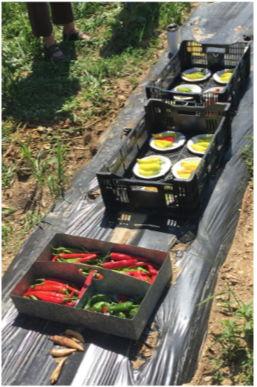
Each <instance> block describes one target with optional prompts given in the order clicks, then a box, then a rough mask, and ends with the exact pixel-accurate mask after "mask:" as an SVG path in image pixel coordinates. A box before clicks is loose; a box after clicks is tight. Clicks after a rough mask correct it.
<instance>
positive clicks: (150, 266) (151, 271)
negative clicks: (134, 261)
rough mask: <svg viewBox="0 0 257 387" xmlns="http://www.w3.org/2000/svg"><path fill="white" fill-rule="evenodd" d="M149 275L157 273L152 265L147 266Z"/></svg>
mask: <svg viewBox="0 0 257 387" xmlns="http://www.w3.org/2000/svg"><path fill="white" fill-rule="evenodd" d="M147 267H148V270H149V272H150V274H152V275H157V274H158V273H159V272H158V270H156V269H155V268H154V267H153V266H152V265H147Z"/></svg>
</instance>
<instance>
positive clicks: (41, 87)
mask: <svg viewBox="0 0 257 387" xmlns="http://www.w3.org/2000/svg"><path fill="white" fill-rule="evenodd" d="M189 8H190V3H134V5H133V7H132V8H129V9H128V8H126V7H124V3H118V2H117V3H100V2H99V3H98V2H95V3H83V2H82V3H73V10H74V15H75V20H76V24H77V25H78V27H79V28H80V29H81V30H83V31H85V33H87V34H90V35H92V36H93V37H95V38H96V39H97V40H96V41H95V42H92V43H90V44H85V43H83V42H77V43H76V44H75V46H74V45H70V44H64V43H62V48H63V50H64V52H65V54H66V55H67V56H68V57H69V59H70V62H69V64H68V66H61V67H60V66H59V65H56V64H54V63H52V62H51V61H50V62H46V61H44V60H42V58H41V57H42V55H43V45H42V42H41V41H40V40H38V39H35V38H34V37H33V35H32V33H31V28H30V24H29V20H28V16H27V10H26V3H8V2H7V3H3V4H2V61H3V62H2V66H3V67H2V90H3V114H4V116H6V117H9V116H12V117H15V118H18V119H25V120H31V119H32V118H34V119H37V120H41V119H50V120H52V119H55V120H56V119H58V118H61V117H62V116H66V117H67V116H69V117H70V116H71V115H72V114H76V116H77V117H78V118H80V119H83V120H86V121H87V120H88V119H90V117H91V116H92V115H99V114H103V112H104V111H105V100H106V98H108V96H110V95H111V92H112V85H111V83H110V80H111V79H113V78H114V79H118V78H123V77H129V78H130V77H131V78H132V79H131V82H132V83H134V77H135V75H136V76H139V75H140V74H141V73H142V69H143V68H144V67H149V65H151V63H152V58H151V57H152V56H153V54H154V53H155V50H156V48H157V47H158V44H159V38H158V33H159V32H160V30H165V27H166V25H167V24H169V23H170V22H176V23H178V24H181V22H182V21H183V18H182V11H184V12H186V11H187V10H189ZM54 31H55V36H56V38H57V41H58V42H60V41H61V33H62V31H61V27H55V29H54ZM75 48H76V52H77V54H76V53H75ZM149 61H150V62H149ZM131 74H133V75H132V76H131ZM83 101H90V102H92V107H91V108H89V109H81V108H80V102H83ZM97 107H101V109H100V111H99V110H97Z"/></svg>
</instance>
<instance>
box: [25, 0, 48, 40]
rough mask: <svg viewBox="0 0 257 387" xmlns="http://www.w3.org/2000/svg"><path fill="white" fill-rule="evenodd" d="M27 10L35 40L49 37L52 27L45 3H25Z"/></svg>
mask: <svg viewBox="0 0 257 387" xmlns="http://www.w3.org/2000/svg"><path fill="white" fill-rule="evenodd" d="M27 8H28V15H29V20H30V24H31V28H32V32H33V35H34V36H35V37H36V38H39V37H40V36H50V35H51V34H52V32H53V26H52V23H51V20H50V15H49V9H48V5H47V3H27Z"/></svg>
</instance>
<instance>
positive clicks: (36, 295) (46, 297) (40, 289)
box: [23, 278, 79, 306]
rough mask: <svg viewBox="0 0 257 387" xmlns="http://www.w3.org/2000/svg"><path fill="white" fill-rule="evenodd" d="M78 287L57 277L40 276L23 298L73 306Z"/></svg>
mask: <svg viewBox="0 0 257 387" xmlns="http://www.w3.org/2000/svg"><path fill="white" fill-rule="evenodd" d="M78 294H79V288H78V287H77V286H76V285H74V284H68V283H67V281H64V280H60V279H57V278H40V279H36V280H35V284H34V285H31V286H30V287H29V289H28V290H27V291H26V293H25V294H24V295H23V297H25V298H29V299H32V300H41V301H46V302H52V303H54V304H64V305H67V306H74V305H75V303H76V300H77V298H78Z"/></svg>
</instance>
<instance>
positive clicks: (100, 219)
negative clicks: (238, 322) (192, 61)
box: [2, 3, 253, 386]
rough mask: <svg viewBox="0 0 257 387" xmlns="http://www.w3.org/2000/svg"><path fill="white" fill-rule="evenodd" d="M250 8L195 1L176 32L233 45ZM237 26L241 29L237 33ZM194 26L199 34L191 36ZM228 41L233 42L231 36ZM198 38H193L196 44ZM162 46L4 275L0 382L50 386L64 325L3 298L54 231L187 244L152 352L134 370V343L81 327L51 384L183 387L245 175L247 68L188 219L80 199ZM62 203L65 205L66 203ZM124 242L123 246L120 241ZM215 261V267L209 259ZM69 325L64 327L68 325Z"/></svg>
mask: <svg viewBox="0 0 257 387" xmlns="http://www.w3.org/2000/svg"><path fill="white" fill-rule="evenodd" d="M252 8H253V3H201V5H200V6H198V7H197V9H196V10H195V11H194V12H193V14H192V15H191V17H190V18H189V20H188V21H187V22H186V24H185V25H184V28H183V38H184V39H191V38H193V37H194V36H193V35H192V34H193V33H192V28H194V23H196V22H197V28H198V34H200V35H201V34H202V35H201V39H198V41H202V42H204V41H208V42H210V41H211V40H213V41H220V40H221V39H222V42H224V43H233V42H234V41H236V40H239V39H242V36H243V35H244V33H245V31H246V28H250V29H252V26H253V20H252V15H253V9H252ZM238 26H241V27H242V29H241V30H240V29H239V30H237V31H235V28H237V27H238ZM199 29H200V30H199ZM229 37H231V39H229ZM196 40H197V39H196ZM167 54H168V49H167V50H166V51H165V53H164V54H163V55H162V57H161V58H160V60H159V61H158V63H157V65H156V66H155V67H154V68H153V69H152V70H151V72H150V73H149V75H148V77H147V79H145V80H144V81H143V83H142V84H141V85H140V87H139V88H137V89H136V91H135V93H133V95H131V97H130V99H129V101H128V103H127V104H126V107H125V108H124V109H123V111H121V113H120V114H119V116H118V117H117V119H116V120H115V122H114V124H113V125H112V126H111V127H110V130H109V135H108V138H107V139H106V141H105V143H104V144H103V146H102V147H101V149H100V150H99V152H98V154H97V155H96V157H95V158H94V159H93V160H92V162H91V163H90V164H89V165H88V166H87V167H86V168H84V169H83V170H82V171H81V172H80V173H79V174H78V175H77V177H76V179H75V180H74V181H73V184H72V188H71V189H70V190H69V191H68V192H67V193H66V200H67V201H58V202H57V203H56V204H55V206H53V208H52V210H51V211H50V212H49V213H48V215H47V216H46V217H45V218H44V219H43V221H42V222H41V223H40V224H39V225H38V226H37V227H36V228H35V230H34V231H33V232H32V233H31V235H30V236H29V237H28V239H27V240H26V242H25V243H24V245H23V246H22V248H21V249H20V251H19V253H18V254H17V256H16V257H15V259H14V261H13V262H12V264H11V266H10V267H9V269H8V271H7V272H6V274H5V275H4V277H3V279H2V298H3V303H2V311H3V313H2V385H48V384H50V381H49V378H50V375H51V373H52V371H53V370H54V368H55V367H56V363H55V361H54V360H53V358H52V357H51V355H50V354H49V353H48V352H47V351H48V350H51V349H52V348H53V343H52V342H51V341H50V340H49V339H48V338H47V336H51V335H54V334H60V333H62V332H64V330H65V328H68V326H65V324H60V323H57V322H53V321H50V320H44V319H40V318H35V317H30V316H26V315H23V314H19V313H18V312H17V310H16V309H15V307H14V306H13V304H12V302H11V300H10V297H9V293H10V291H11V290H12V289H13V287H14V286H15V285H16V283H17V282H18V281H19V279H20V278H21V277H22V275H23V274H24V273H25V272H26V271H27V270H28V268H29V267H30V266H31V264H32V263H33V262H34V261H35V259H36V258H37V256H38V255H39V253H40V252H41V250H42V249H43V247H44V246H45V245H46V244H47V243H48V241H49V240H50V239H52V237H53V235H54V234H55V233H57V232H58V233H62V232H65V233H67V234H73V235H80V236H84V237H89V238H96V239H101V240H108V241H109V240H112V241H113V242H119V241H120V240H119V238H121V237H124V233H123V231H124V232H126V231H128V230H129V231H130V232H129V237H128V238H127V240H126V243H127V244H131V245H134V246H140V247H147V248H153V249H158V250H162V251H169V249H170V248H171V247H172V246H173V245H174V243H175V241H176V240H180V241H182V242H187V241H188V242H189V241H190V240H192V238H194V235H196V238H195V240H194V241H193V243H192V244H191V245H190V246H189V248H188V250H187V251H185V252H183V253H182V252H181V253H180V254H178V256H177V258H178V259H177V261H176V265H177V266H178V267H179V269H180V274H179V276H178V278H177V280H176V284H175V285H173V286H171V287H169V288H167V289H166V291H165V292H164V294H163V296H162V299H161V300H160V302H159V304H158V306H157V308H156V312H155V313H154V314H153V316H152V319H151V320H150V321H149V322H148V325H147V326H146V328H145V330H144V332H143V334H142V336H141V339H140V340H141V341H144V340H145V339H146V337H147V335H148V333H149V329H150V325H151V324H152V322H154V323H155V325H154V326H155V327H154V329H155V330H158V332H159V337H158V340H157V344H156V348H155V351H154V352H153V354H152V356H151V358H150V359H149V360H147V361H146V362H145V363H144V364H143V365H142V366H141V367H140V368H139V369H138V370H135V369H133V367H132V363H131V361H130V360H131V359H134V358H133V354H134V352H133V350H134V348H135V343H134V342H133V341H131V340H128V339H123V338H119V337H115V336H112V335H107V334H102V333H100V332H95V331H93V330H92V331H91V330H88V329H85V330H84V331H83V335H84V337H85V341H86V343H87V344H85V345H84V347H85V352H79V353H75V354H73V355H72V356H69V357H68V360H67V361H66V363H65V364H64V367H63V370H62V372H61V375H60V378H59V380H58V382H57V384H58V385H71V384H72V385H76V386H77V385H137V384H140V385H180V384H183V383H187V382H189V380H190V379H191V377H192V376H193V374H194V372H195V369H196V367H197V362H198V356H199V355H200V350H201V346H202V344H203V342H204V338H205V334H206V331H207V323H208V318H209V312H210V307H211V303H210V302H209V303H205V304H202V305H201V306H196V304H197V303H199V302H200V301H201V300H203V299H204V298H206V297H208V296H210V295H212V294H213V289H214V286H215V283H216V278H217V274H218V270H219V267H220V266H221V265H222V264H223V262H224V260H225V258H226V255H227V253H228V251H229V248H230V246H231V243H232V240H233V237H234V234H235V229H236V225H237V221H238V217H239V211H238V209H239V208H240V205H241V202H242V198H243V195H244V192H245V189H246V186H247V184H248V179H249V175H248V172H247V168H246V166H245V163H244V160H243V159H242V156H241V149H242V147H243V146H244V145H246V144H248V143H249V139H247V137H246V136H251V135H252V134H253V92H252V72H251V76H250V78H249V83H248V85H246V89H245V93H244V95H242V99H241V102H240V105H239V108H238V113H237V115H236V116H235V117H234V119H233V121H232V144H231V149H230V151H229V152H228V154H227V163H226V164H225V166H224V167H223V168H221V169H220V170H219V171H218V173H217V176H216V178H215V179H214V180H212V181H211V183H210V185H209V188H208V192H207V193H206V195H205V197H204V200H203V203H202V210H201V214H200V216H199V218H198V219H197V220H196V221H189V222H182V221H179V222H178V221H176V220H168V221H164V220H163V219H157V218H154V219H151V218H149V217H147V215H143V214H131V217H127V216H126V214H108V213H106V211H105V207H104V205H103V202H102V200H101V196H98V197H97V198H96V199H92V197H91V196H90V195H88V193H89V194H90V193H92V192H93V191H94V190H95V189H97V180H96V179H95V172H96V171H97V170H98V169H99V167H100V166H101V165H102V163H103V162H104V161H105V160H107V159H108V158H109V157H110V156H111V155H112V153H113V152H115V150H116V149H117V146H118V145H119V144H118V142H120V141H121V135H122V129H123V128H124V126H128V125H129V124H130V126H131V127H132V126H133V125H132V124H131V123H133V122H134V123H135V122H136V120H137V119H138V118H139V116H140V115H141V113H142V112H143V102H144V98H145V95H144V89H143V86H144V84H145V83H146V82H147V81H148V80H149V79H150V77H154V76H155V75H156V74H157V73H159V72H160V71H161V69H162V68H163V67H164V66H165V65H166V63H167V61H168V55H167ZM69 202H70V203H71V204H69ZM122 243H124V242H122ZM210 259H211V260H215V263H216V265H217V267H215V266H214V265H213V264H212V263H210V262H209V261H208V260H210ZM69 328H71V327H69Z"/></svg>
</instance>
